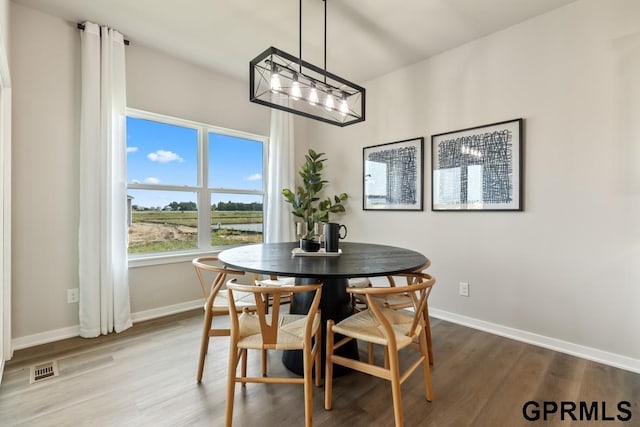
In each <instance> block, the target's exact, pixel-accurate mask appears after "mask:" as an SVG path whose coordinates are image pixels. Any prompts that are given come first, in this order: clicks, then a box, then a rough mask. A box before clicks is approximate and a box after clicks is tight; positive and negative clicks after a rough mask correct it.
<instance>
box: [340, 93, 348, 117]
mask: <svg viewBox="0 0 640 427" xmlns="http://www.w3.org/2000/svg"><path fill="white" fill-rule="evenodd" d="M348 112H349V104H347V94H346V93H344V92H343V93H342V99H341V100H340V114H342V115H343V116H345V115H346V114H347V113H348Z"/></svg>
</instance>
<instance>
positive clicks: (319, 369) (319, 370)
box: [313, 328, 322, 387]
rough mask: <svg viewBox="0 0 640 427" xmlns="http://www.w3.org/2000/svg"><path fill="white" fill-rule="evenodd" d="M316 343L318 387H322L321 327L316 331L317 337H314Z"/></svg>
mask: <svg viewBox="0 0 640 427" xmlns="http://www.w3.org/2000/svg"><path fill="white" fill-rule="evenodd" d="M314 345H315V353H314V357H315V361H314V362H313V363H314V366H315V369H316V372H315V374H316V387H320V386H321V385H322V354H321V352H322V331H321V328H318V332H317V333H316V337H315V339H314Z"/></svg>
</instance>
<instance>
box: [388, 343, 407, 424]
mask: <svg viewBox="0 0 640 427" xmlns="http://www.w3.org/2000/svg"><path fill="white" fill-rule="evenodd" d="M390 350H391V349H389V347H387V353H388V354H389V369H390V370H391V394H392V395H393V415H394V418H395V422H396V427H403V425H404V424H403V417H402V395H401V389H400V386H401V384H400V363H399V361H398V350H397V349H394V351H390Z"/></svg>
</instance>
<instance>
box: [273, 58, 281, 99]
mask: <svg viewBox="0 0 640 427" xmlns="http://www.w3.org/2000/svg"><path fill="white" fill-rule="evenodd" d="M281 88H282V85H281V84H280V74H279V73H278V67H276V66H275V65H274V66H273V69H272V70H271V92H274V93H275V92H278V91H279V90H280V89H281Z"/></svg>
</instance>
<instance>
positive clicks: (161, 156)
mask: <svg viewBox="0 0 640 427" xmlns="http://www.w3.org/2000/svg"><path fill="white" fill-rule="evenodd" d="M147 158H148V159H149V160H151V161H152V162H158V163H169V162H184V159H183V158H182V157H180V156H179V155H177V154H176V153H174V152H173V151H166V150H158V151H156V152H155V153H149V154H147Z"/></svg>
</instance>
